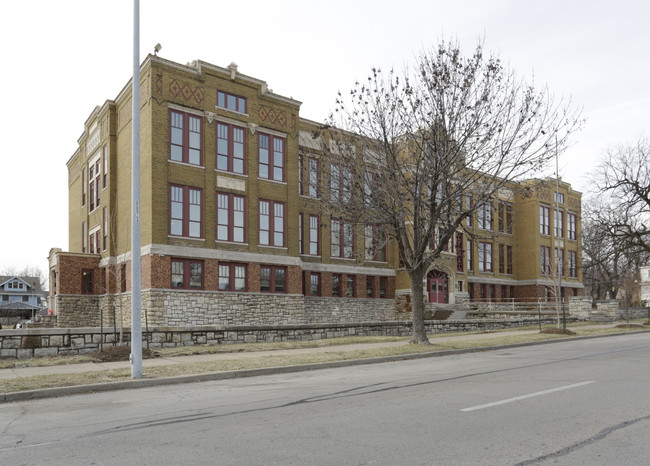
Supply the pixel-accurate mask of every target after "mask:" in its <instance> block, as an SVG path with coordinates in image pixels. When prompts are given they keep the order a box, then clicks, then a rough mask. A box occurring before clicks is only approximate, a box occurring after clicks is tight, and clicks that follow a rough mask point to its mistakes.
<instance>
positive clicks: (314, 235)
mask: <svg viewBox="0 0 650 466" xmlns="http://www.w3.org/2000/svg"><path fill="white" fill-rule="evenodd" d="M318 237H319V235H318V217H317V216H316V215H310V216H309V254H310V255H312V256H317V255H318V251H319V244H318V243H319V242H318Z"/></svg>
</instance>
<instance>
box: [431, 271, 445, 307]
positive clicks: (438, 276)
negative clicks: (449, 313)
mask: <svg viewBox="0 0 650 466" xmlns="http://www.w3.org/2000/svg"><path fill="white" fill-rule="evenodd" d="M427 293H429V302H430V303H444V304H447V303H449V278H448V277H447V274H446V273H444V272H440V271H439V270H432V271H430V272H429V273H428V274H427Z"/></svg>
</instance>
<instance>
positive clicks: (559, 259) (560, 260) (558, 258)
mask: <svg viewBox="0 0 650 466" xmlns="http://www.w3.org/2000/svg"><path fill="white" fill-rule="evenodd" d="M558 269H559V270H560V276H564V249H559V248H555V273H557V271H558Z"/></svg>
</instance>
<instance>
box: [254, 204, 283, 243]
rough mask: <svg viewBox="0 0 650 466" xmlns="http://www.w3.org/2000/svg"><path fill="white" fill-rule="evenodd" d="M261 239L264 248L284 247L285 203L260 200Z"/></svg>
mask: <svg viewBox="0 0 650 466" xmlns="http://www.w3.org/2000/svg"><path fill="white" fill-rule="evenodd" d="M259 206H260V209H259V212H260V239H259V244H261V245H264V246H277V247H283V246H284V203H283V202H278V201H267V200H262V199H260V204H259Z"/></svg>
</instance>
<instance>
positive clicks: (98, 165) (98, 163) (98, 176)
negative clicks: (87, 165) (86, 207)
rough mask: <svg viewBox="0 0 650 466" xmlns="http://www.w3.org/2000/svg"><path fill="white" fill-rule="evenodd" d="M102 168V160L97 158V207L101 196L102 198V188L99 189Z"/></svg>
mask: <svg viewBox="0 0 650 466" xmlns="http://www.w3.org/2000/svg"><path fill="white" fill-rule="evenodd" d="M100 170H101V162H100V160H99V159H97V162H96V163H95V194H96V197H95V200H96V203H95V206H96V207H99V201H100V198H101V194H100V193H101V189H99V181H100V176H101V175H100Z"/></svg>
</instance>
